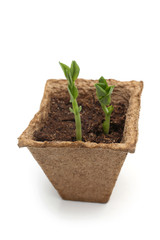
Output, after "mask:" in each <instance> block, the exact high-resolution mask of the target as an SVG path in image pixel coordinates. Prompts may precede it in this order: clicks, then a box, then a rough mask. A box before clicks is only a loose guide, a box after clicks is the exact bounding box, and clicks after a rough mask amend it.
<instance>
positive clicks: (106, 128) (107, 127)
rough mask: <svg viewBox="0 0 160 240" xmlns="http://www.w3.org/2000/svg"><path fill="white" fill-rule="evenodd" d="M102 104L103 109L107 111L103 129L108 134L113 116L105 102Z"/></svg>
mask: <svg viewBox="0 0 160 240" xmlns="http://www.w3.org/2000/svg"><path fill="white" fill-rule="evenodd" d="M101 106H102V109H103V111H104V113H105V121H104V122H103V131H104V133H105V134H108V133H109V129H110V117H111V114H110V113H109V111H108V109H107V107H106V106H105V105H103V104H101Z"/></svg>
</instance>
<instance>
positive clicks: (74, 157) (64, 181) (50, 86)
mask: <svg viewBox="0 0 160 240" xmlns="http://www.w3.org/2000/svg"><path fill="white" fill-rule="evenodd" d="M107 81H108V84H109V85H115V89H114V91H113V94H112V101H113V103H114V102H117V101H118V102H123V103H124V104H125V105H126V107H127V113H126V119H125V125H124V131H123V138H122V140H121V142H120V143H109V144H105V143H94V142H83V141H77V142H76V141H36V140H35V139H34V137H33V133H34V131H35V130H37V129H40V128H41V127H42V125H43V124H44V122H45V119H46V118H47V115H48V111H49V106H50V100H51V95H52V96H53V95H54V94H57V93H58V92H61V91H63V90H66V89H67V81H66V80H55V79H50V80H48V81H47V83H46V86H45V91H44V96H43V99H42V102H41V105H40V110H39V112H38V113H37V114H36V115H35V116H34V118H33V119H32V120H31V122H30V123H29V126H28V127H27V129H26V130H25V131H24V132H23V133H22V134H21V136H20V137H19V139H18V140H19V141H18V145H19V147H27V148H28V149H29V151H30V152H31V153H32V155H33V157H34V158H35V160H36V161H37V162H38V164H39V165H40V167H41V168H42V170H43V171H44V173H45V174H46V176H47V177H48V179H49V180H50V182H51V183H52V184H53V186H54V187H55V189H56V190H57V191H58V193H59V194H60V196H61V197H62V198H63V199H65V200H75V201H87V202H99V203H106V202H107V201H108V200H109V198H110V195H111V193H112V190H113V187H114V185H115V183H116V180H117V177H118V175H119V172H120V170H121V167H122V165H123V162H124V160H125V158H126V156H127V154H128V152H129V153H134V151H135V147H136V142H137V137H138V119H139V110H140V96H141V92H142V89H143V82H142V81H140V82H138V81H129V82H120V81H116V80H113V79H109V80H107ZM96 82H98V81H96V80H84V79H78V80H77V81H76V85H77V87H78V90H79V92H83V93H86V94H88V95H89V94H96V91H95V86H94V85H95V83H96Z"/></svg>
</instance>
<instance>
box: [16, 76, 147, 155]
mask: <svg viewBox="0 0 160 240" xmlns="http://www.w3.org/2000/svg"><path fill="white" fill-rule="evenodd" d="M96 82H98V80H86V79H81V78H80V79H78V81H77V84H76V85H77V86H81V87H85V88H86V86H87V88H90V87H94V85H95V83H96ZM107 82H108V83H109V85H115V86H119V87H122V88H125V89H126V90H128V93H129V106H128V109H127V113H126V120H125V127H124V132H123V142H121V143H109V144H106V143H94V142H83V141H76V142H71V141H44V142H40V141H35V140H33V139H32V136H33V132H34V131H35V129H36V126H37V125H38V126H40V122H41V121H42V120H43V119H45V117H46V115H47V113H48V106H49V104H48V103H49V100H50V95H51V92H53V91H54V90H55V89H57V88H59V89H60V88H61V87H62V85H63V86H65V85H67V80H65V79H49V80H47V82H46V85H45V90H44V95H43V98H42V101H41V105H40V109H39V111H38V112H37V113H36V114H35V116H34V118H33V119H32V120H31V121H30V123H29V125H28V127H27V128H26V129H25V131H24V132H23V133H22V134H21V135H20V137H19V138H18V146H19V147H38V148H44V147H56V148H63V147H68V148H102V149H111V150H116V151H123V152H131V153H133V152H134V151H135V147H136V143H137V139H138V119H139V111H140V97H141V93H142V89H143V81H134V80H132V81H117V80H114V79H107ZM62 83H63V84H62ZM86 83H87V85H86Z"/></svg>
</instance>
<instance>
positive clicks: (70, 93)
mask: <svg viewBox="0 0 160 240" xmlns="http://www.w3.org/2000/svg"><path fill="white" fill-rule="evenodd" d="M68 92H69V95H70V101H71V102H73V101H74V97H73V95H72V92H71V90H70V87H69V86H68Z"/></svg>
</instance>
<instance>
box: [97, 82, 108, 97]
mask: <svg viewBox="0 0 160 240" xmlns="http://www.w3.org/2000/svg"><path fill="white" fill-rule="evenodd" d="M95 87H96V91H97V97H98V98H100V97H104V96H105V95H106V92H105V90H104V89H103V88H102V87H101V86H99V83H96V84H95Z"/></svg>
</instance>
